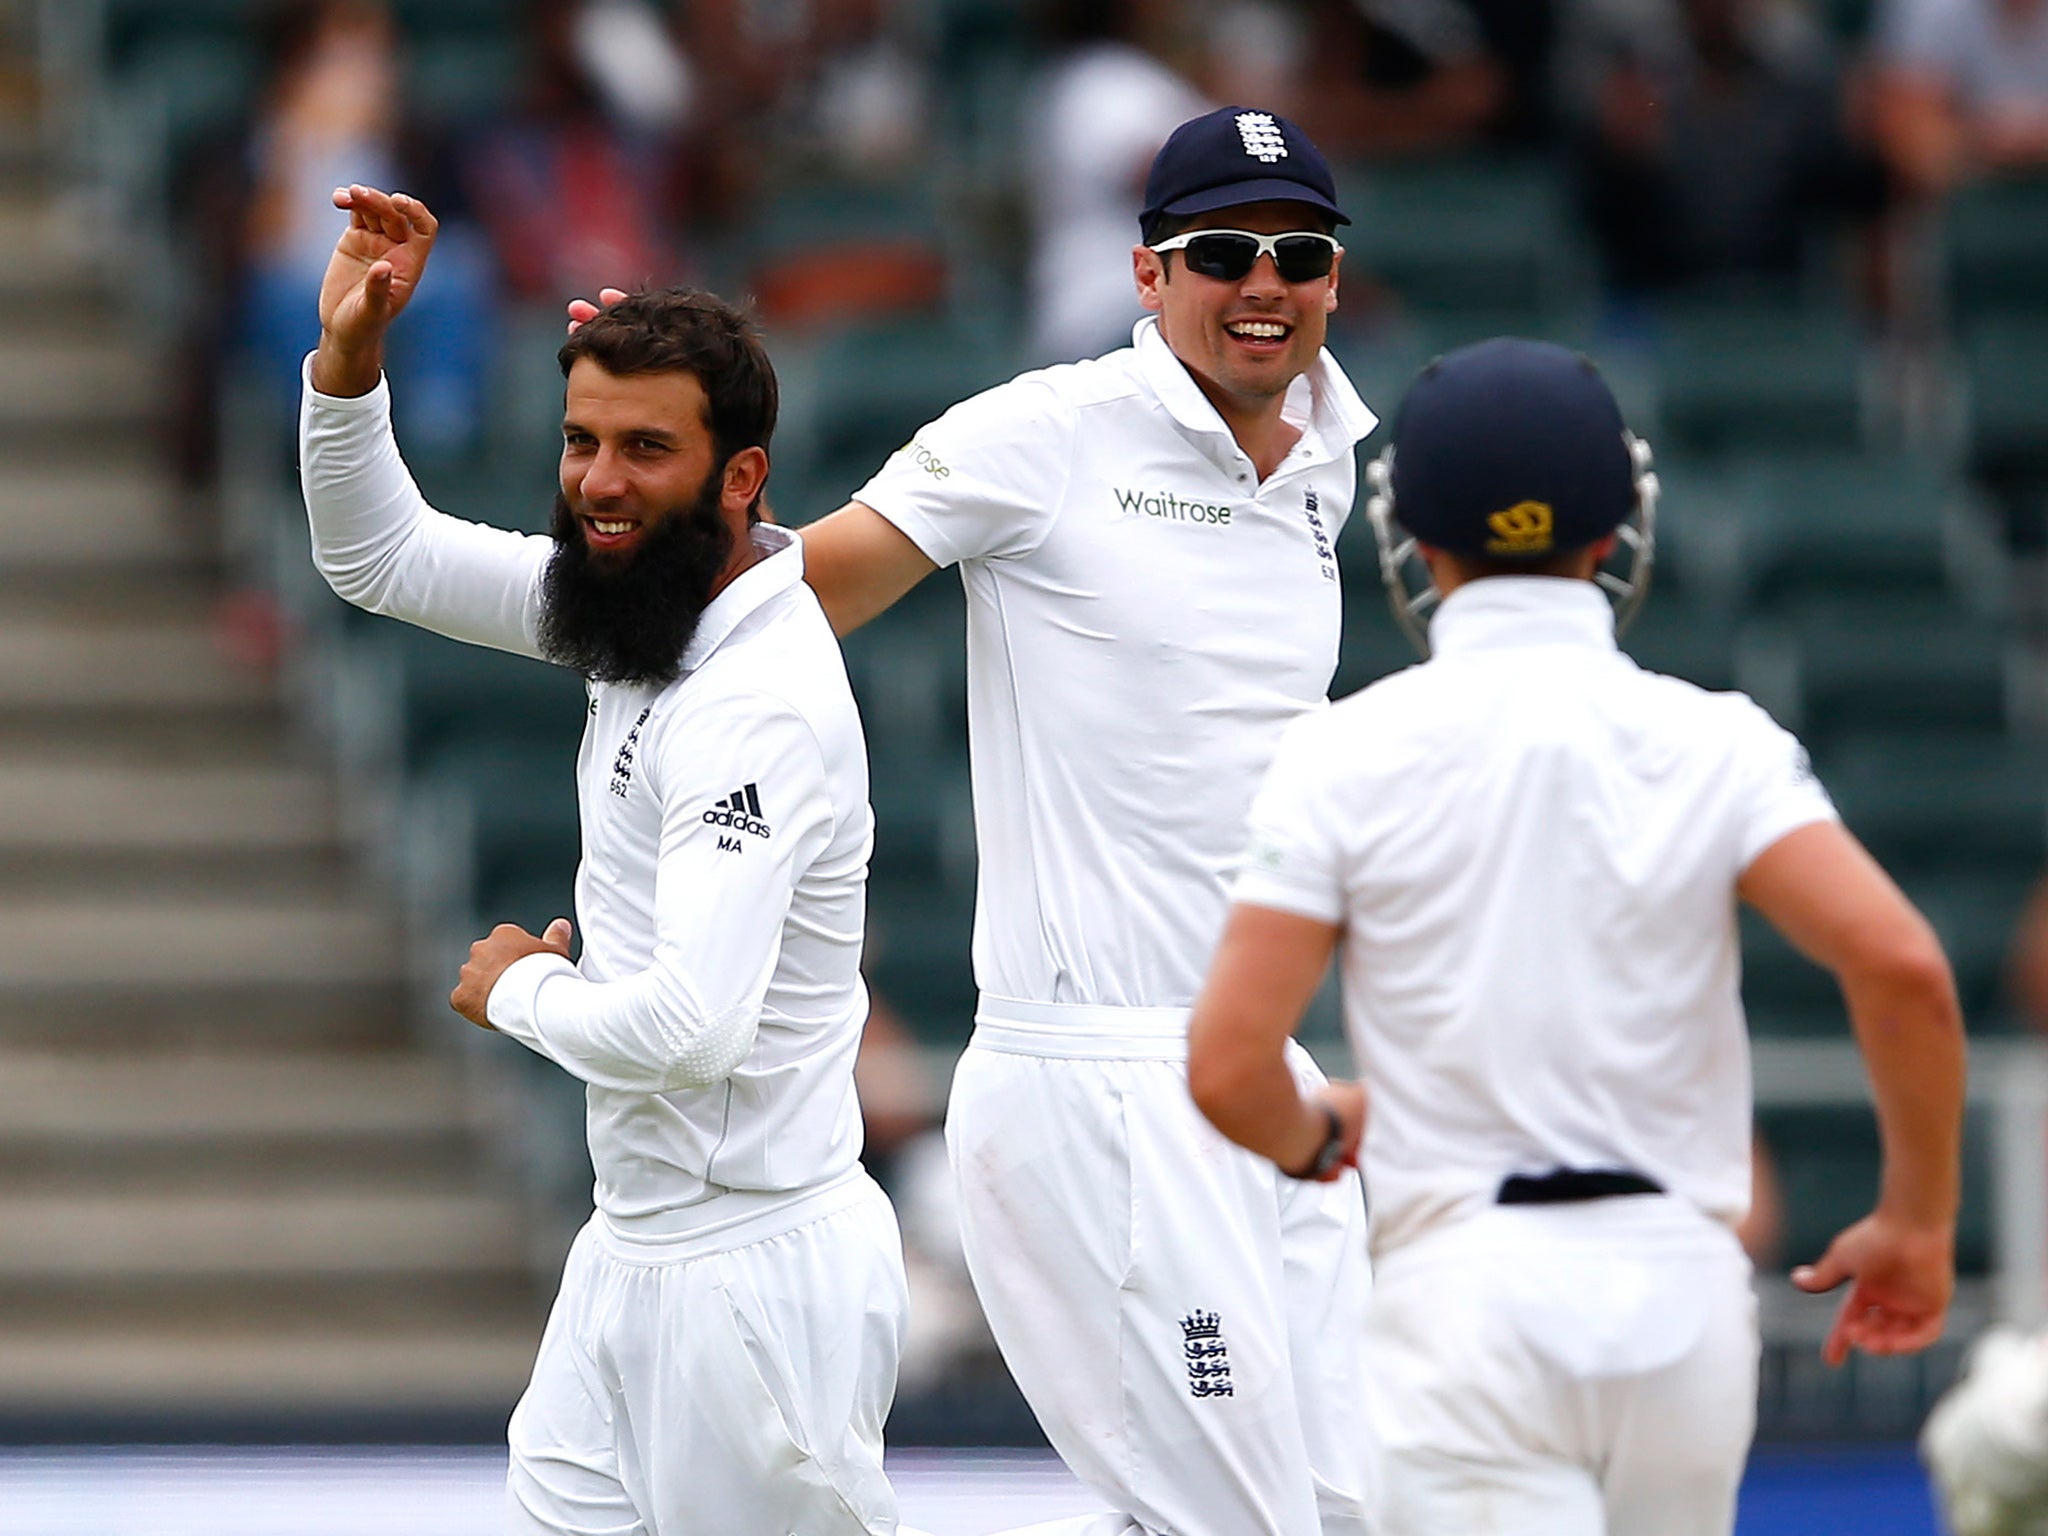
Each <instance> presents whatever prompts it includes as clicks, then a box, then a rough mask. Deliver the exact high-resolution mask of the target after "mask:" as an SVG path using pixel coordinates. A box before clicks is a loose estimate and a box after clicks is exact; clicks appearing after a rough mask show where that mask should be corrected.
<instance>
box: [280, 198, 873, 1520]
mask: <svg viewBox="0 0 2048 1536" xmlns="http://www.w3.org/2000/svg"><path fill="white" fill-rule="evenodd" d="M335 202H336V205H337V206H339V207H341V208H343V209H345V210H347V212H348V215H349V222H348V228H347V230H346V232H345V233H344V234H343V235H342V237H341V241H340V243H339V245H338V246H337V247H336V249H335V253H334V257H333V261H332V263H331V265H330V266H329V268H328V272H327V277H326V282H325V285H324V286H323V288H322V291H321V295H320V322H321V327H322V331H321V339H320V345H319V350H318V351H317V352H315V353H314V354H313V356H312V358H311V359H310V362H309V364H308V372H307V380H306V390H305V404H304V409H303V414H302V417H301V422H300V453H301V466H302V473H303V478H304V486H305V496H306V506H307V510H308V512H309V514H310V516H311V519H312V528H313V545H314V557H315V560H316V561H317V563H318V565H319V567H320V570H321V572H322V574H323V575H325V576H326V577H327V579H328V581H329V582H330V584H332V586H333V587H334V589H335V590H336V591H337V592H338V593H340V594H341V595H342V596H343V597H345V598H347V599H348V600H349V601H351V602H354V603H356V604H358V605H360V606H362V607H365V608H368V609H370V610H371V611H372V612H376V613H384V614H390V615H393V616H395V617H398V618H402V619H406V620H409V621H411V622H413V623H416V624H421V625H424V626H426V627H428V628H430V629H434V630H437V631H439V632H440V633H442V634H446V635H450V636H452V637H454V638H456V639H459V640H466V641H469V642H472V643H474V644H479V645H489V646H494V647H497V648H499V649H501V650H507V651H515V652H518V653H520V654H522V655H527V656H538V657H543V658H546V659H548V660H551V661H555V662H558V663H560V664H562V665H565V666H571V667H574V668H576V669H577V670H578V671H579V672H581V673H582V674H583V675H584V676H585V677H586V678H587V679H588V686H589V701H590V708H589V715H588V719H587V721H586V724H585V730H584V737H583V746H582V750H581V752H580V754H579V756H578V761H577V784H578V792H579V803H580V807H581V810H580V814H581V821H582V829H583V858H582V862H581V865H580V867H579V868H578V870H577V875H576V910H577V913H578V915H579V917H580V920H581V922H582V925H583V934H584V943H583V954H582V959H581V961H580V962H574V961H572V960H571V959H570V957H569V953H568V948H569V946H568V940H569V937H570V934H569V925H568V923H567V922H566V921H563V920H559V919H558V920H557V921H556V922H555V923H553V924H551V925H550V926H549V929H548V931H547V932H546V933H545V934H543V935H541V936H540V937H535V936H534V935H532V934H529V933H526V932H523V931H522V930H520V929H518V928H516V927H512V926H510V925H501V926H500V927H498V928H496V929H494V930H493V931H492V933H491V934H490V936H489V937H488V938H485V939H483V940H482V941H480V942H479V943H477V944H476V945H475V946H473V948H472V949H471V952H470V959H469V963H468V964H467V965H465V966H464V967H463V968H462V975H461V982H460V985H459V986H457V987H456V989H455V992H454V995H453V997H452V999H451V1001H452V1003H453V1004H454V1006H455V1008H456V1009H457V1010H458V1011H460V1012H461V1013H462V1014H464V1015H465V1016H466V1017H468V1018H469V1019H470V1020H472V1021H473V1022H475V1023H477V1024H480V1025H482V1026H484V1027H485V1028H489V1029H497V1030H499V1031H501V1032H502V1033H504V1034H507V1035H510V1036H511V1037H512V1038H513V1039H515V1040H518V1041H520V1042H521V1043H523V1044H525V1045H526V1046H528V1047H530V1048H531V1049H533V1050H535V1051H537V1052H539V1053H540V1054H541V1055H543V1056H546V1057H547V1058H548V1059H550V1060H551V1061H554V1062H556V1063H558V1064H559V1065H560V1066H561V1067H563V1068H564V1069H565V1070H566V1071H569V1072H571V1073H573V1074H574V1075H575V1076H577V1077H579V1078H581V1079H582V1080H583V1081H584V1082H585V1083H586V1084H588V1127H589V1136H590V1152H591V1160H592V1162H593V1163H594V1164H595V1166H596V1170H597V1189H596V1205H597V1210H596V1212H595V1214H594V1215H593V1216H592V1218H591V1220H590V1222H589V1224H588V1225H587V1226H586V1227H585V1228H584V1229H583V1231H582V1233H581V1234H580V1235H579V1236H578V1238H577V1239H576V1242H575V1245H574V1247H573V1248H572V1249H571V1251H570V1254H569V1259H568V1264H567V1267H566V1269H565V1271H564V1273H563V1276H562V1286H561V1291H560V1294H559V1295H558V1297H557V1298H556V1301H555V1306H554V1311H553V1314H552V1316H551V1317H550V1318H549V1321H548V1326H547V1331H546V1334H545V1336H544V1337H543V1339H542V1341H541V1346H540V1355H539V1359H538V1360H537V1361H536V1362H535V1364H534V1371H533V1379H532V1382H531V1384H530V1385H529V1386H528V1388H527V1391H526V1394H525V1396H524V1397H523V1398H522V1399H521V1401H520V1403H519V1406H518V1409H517V1410H516V1411H515V1412H514V1414H513V1416H512V1424H511V1430H510V1438H511V1469H510V1475H509V1484H508V1494H509V1500H508V1502H509V1506H510V1514H511V1529H512V1530H514V1531H517V1532H554V1533H564V1536H566V1533H571V1532H574V1533H593V1532H599V1531H603V1532H617V1533H621V1536H624V1533H640V1536H699V1533H725V1532H731V1533H735V1536H737V1533H748V1536H753V1533H760V1536H858V1533H874V1536H889V1533H891V1532H894V1531H896V1529H897V1523H896V1505H895V1499H894V1496H893V1494H892V1492H891V1490H890V1487H889V1483H888V1481H887V1479H886V1478H885V1477H884V1476H883V1472H882V1422H883V1419H884V1417H885V1416H886V1414H887V1412H888V1409H889V1404H890V1399H891V1397H892V1396H893V1394H894V1390H895V1380H896V1360H897V1351H898V1345H899V1343H900V1341H901V1338H902V1333H903V1325H904V1309H905V1292H904V1277H903V1267H902V1250H901V1246H900V1243H899V1240H898V1237H897V1233H896V1225H895V1218H894V1215H893V1213H892V1212H891V1211H890V1208H889V1204H888V1201H887V1199H886V1198H885V1197H884V1196H883V1194H882V1192H881V1190H880V1189H879V1188H878V1187H877V1186H876V1185H875V1184H874V1182H873V1181H872V1180H870V1179H869V1177H868V1176H867V1174H866V1173H865V1172H864V1171H863V1170H862V1168H861V1165H860V1162H859V1155H860V1149H861V1122H860V1112H859V1108H858V1106H857V1104H856V1102H855V1099H854V1088H853V1062H854V1054H855V1051H856V1048H857V1047H858V1045H859V1040H860V1032H861V1025H862V1022H863V1020H864V1019H865V1017H866V1013H867V998H866V994H865V991H864V990H863V987H862V985H861V980H860V974H859V961H860V944H861V930H862V916H863V906H864V900H865V890H866V877H867V863H868V853H869V848H870V844H871V841H872V831H873V823H872V818H871V816H870V814H869V810H868V800H867V787H868V786H867V765H866V755H865V751H864V747H863V743H862V739H861V731H860V721H859V717H858V715H857V714H856V712H855V708H854V702H853V696H852V693H851V691H850V689H849V688H848V686H847V681H846V674H845V671H844V669H843V667H842V665H841V662H840V657H839V649H838V645H837V644H836V642H835V641H834V639H833V637H832V633H831V629H830V626H829V625H828V624H827V623H826V621H825V617H824V615H823V614H822V613H821V612H820V611H819V608H818V604H817V600H816V599H815V598H814V597H813V596H812V594H811V592H810V589H809V588H807V587H806V586H805V585H804V582H803V558H804V557H803V546H802V545H801V544H800V543H799V542H798V541H797V539H796V538H795V537H794V536H793V535H791V534H789V533H788V532H786V531H784V530H782V529H780V528H776V527H772V526H767V525H764V524H761V523H760V522H758V521H757V517H758V506H759V499H760V495H761V490H762V485H763V483H764V481H765V480H766V478H767V474H768V453H767V447H768V439H769V434H770V432H771V431H772V430H773V428H774V424H775V413H776V384H775V375H774V370H773V368H772V367H771V366H770V364H769V361H768V358H767V354H766V353H765V352H764V351H763V350H762V348H761V346H760V343H759V341H758V339H757V338H756V337H755V336H754V335H753V333H752V332H751V331H750V329H749V328H748V327H747V325H746V323H745V321H744V320H743V318H742V317H741V316H739V315H738V314H737V313H735V312H734V311H733V310H731V309H730V308H728V307H727V306H725V305H724V304H722V303H720V302H719V301H718V300H716V299H714V298H712V297H711V296H709V295H707V294H701V293H689V292H684V291H681V290H668V291H664V292H656V293H644V294H638V295H633V296H630V297H628V298H626V299H624V300H623V301H622V302H620V303H618V304H616V305H614V306H613V307H612V309H611V310H610V311H609V312H608V313H607V314H606V315H605V316H604V317H603V318H602V319H600V320H597V321H595V322H593V323H592V324H590V325H587V326H584V327H583V328H582V329H581V330H580V331H579V332H578V333H577V334H576V335H575V336H573V337H572V338H570V340H569V342H568V344H567V345H566V346H564V347H563V349H562V353H561V361H562V367H563V372H564V373H565V375H566V377H567V390H566V403H565V406H564V415H563V424H562V436H563V447H562V464H561V491H560V496H559V498H558V499H557V501H556V505H555V516H554V526H553V535H552V537H544V536H531V537H529V536H522V535H519V534H514V533H509V532H505V531H502V530H499V529H495V528H488V527H484V526H481V525H478V524H473V523H466V522H460V521H457V520H455V519H452V518H449V517H446V516H444V515H442V514H440V513H437V512H435V511H433V510H432V509H431V508H430V507H428V506H427V505H426V503H425V502H424V501H423V500H422V499H421V496H420V493H419V491H418V490H417V489H415V487H414V485H413V482H412V479H411V477H410V476H409V475H408V473H407V471H406V468H405V465H404V463H403V462H402V461H401V459H400V458H399V454H398V449H397V446H396V444H395V443H394V441H393V439H392V434H391V428H390V422H389V415H390V412H389V405H390V402H389V398H388V394H387V390H386V386H385V385H384V383H383V381H382V376H381V371H380V359H381V354H382V349H383V342H384V337H385V334H386V332H387V330H388V329H389V327H390V325H391V323H392V321H393V320H394V319H395V318H396V317H397V315H398V314H399V312H400V310H402V309H403V308H404V306H405V303H406V301H407V299H408V298H410V297H411V295H412V293H413V291H414V289H415V288H416V287H417V285H418V283H419V281H420V277H421V273H422V269H423V268H424V266H425V264H426V261H427V255H428V252H429V250H430V249H431V247H432V244H433V238H434V231H435V221H434V218H433V216H432V214H431V213H429V211H428V210H427V209H426V208H425V207H424V206H422V205H421V204H420V203H419V202H418V201H417V200H415V199H412V198H408V197H404V196H388V195H386V194H385V193H383V192H380V191H376V190H374V189H371V188H367V187H360V186H355V187H349V188H346V189H344V190H341V191H337V192H336V194H335Z"/></svg>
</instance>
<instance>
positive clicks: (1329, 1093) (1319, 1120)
mask: <svg viewBox="0 0 2048 1536" xmlns="http://www.w3.org/2000/svg"><path fill="white" fill-rule="evenodd" d="M1307 1105H1308V1108H1309V1109H1310V1110H1311V1111H1312V1112H1313V1114H1314V1117H1315V1123H1316V1140H1315V1144H1314V1145H1313V1146H1311V1147H1310V1148H1309V1149H1308V1150H1307V1151H1305V1152H1304V1153H1302V1155H1301V1156H1300V1157H1299V1158H1297V1159H1296V1160H1295V1161H1294V1162H1293V1163H1291V1164H1285V1165H1283V1167H1292V1168H1297V1169H1300V1168H1306V1167H1307V1166H1308V1164H1309V1163H1310V1161H1311V1160H1312V1159H1313V1158H1314V1157H1315V1155H1316V1153H1317V1152H1318V1151H1319V1150H1320V1149H1321V1147H1322V1143H1323V1137H1324V1136H1325V1135H1326V1134H1327V1132H1328V1122H1327V1121H1326V1120H1325V1119H1324V1118H1323V1108H1324V1106H1326V1105H1327V1106H1328V1107H1329V1108H1331V1109H1333V1110H1335V1111H1336V1112H1337V1129H1338V1146H1339V1148H1340V1150H1339V1152H1338V1154H1337V1160H1336V1161H1335V1162H1334V1163H1332V1164H1330V1167H1329V1169H1328V1171H1327V1172H1325V1173H1323V1174H1321V1175H1319V1176H1318V1177H1317V1179H1316V1182H1317V1183H1319V1184H1334V1183H1336V1181H1337V1180H1339V1179H1341V1178H1343V1177H1344V1174H1345V1171H1346V1170H1347V1169H1352V1168H1356V1167H1357V1166H1358V1145H1359V1143H1360V1142H1361V1141H1363V1140H1364V1139H1365V1084H1363V1083H1354V1082H1343V1081H1338V1082H1331V1083H1326V1084H1324V1085H1323V1087H1322V1089H1321V1090H1320V1091H1318V1092H1317V1093H1315V1094H1313V1095H1312V1096H1311V1097H1310V1098H1309V1099H1308V1100H1307Z"/></svg>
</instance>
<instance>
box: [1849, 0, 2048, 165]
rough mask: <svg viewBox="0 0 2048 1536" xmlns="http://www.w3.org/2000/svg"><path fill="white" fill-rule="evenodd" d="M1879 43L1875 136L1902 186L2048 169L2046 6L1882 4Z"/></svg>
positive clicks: (1955, 0)
mask: <svg viewBox="0 0 2048 1536" xmlns="http://www.w3.org/2000/svg"><path fill="white" fill-rule="evenodd" d="M1876 38H1877V43H1876V47H1877V55H1878V66H1879V71H1878V91H1877V104H1878V114H1877V122H1878V132H1879V136H1880V139H1881V142H1882V144H1883V147H1884V153H1885V157H1886V159H1887V160H1888V161H1889V162H1890V164H1891V166H1892V168H1893V170H1894V171H1895V172H1896V173H1897V175H1898V177H1899V179H1900V181H1901V183H1902V184H1903V185H1904V186H1906V187H1907V188H1909V189H1910V190H1912V191H1913V192H1916V193H1918V194H1921V195H1923V196H1932V195H1938V194H1940V193H1942V192H1945V191H1947V190H1948V189H1949V188H1951V187H1953V186H1955V185H1956V184H1957V183H1958V182H1960V181H1963V180H1966V179H1968V178H1971V177H1974V176H1980V175H1995V174H1999V173H2004V172H2026V171H2039V170H2043V169H2048V0H1888V3H1887V4H1886V5H1885V7H1884V9H1883V10H1882V11H1881V12H1880V15H1879V21H1878V27H1877V33H1876Z"/></svg>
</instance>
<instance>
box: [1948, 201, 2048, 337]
mask: <svg viewBox="0 0 2048 1536" xmlns="http://www.w3.org/2000/svg"><path fill="white" fill-rule="evenodd" d="M1945 234H1946V236H1947V245H1948V281H1949V293H1950V296H1951V300H1952V303H1953V307H1954V310H1955V313H1957V314H1958V315H1963V316H1976V315H1981V314H1986V313H1990V312H2001V313H2002V312H2008V311H2014V310H2020V311H2034V312H2036V313H2038V312H2041V311H2044V310H2048V177H2042V176H2027V177H2009V178H2005V177H2002V178H1998V179H1995V180H1989V181H1979V182H1973V183H1971V184H1969V185H1967V186H1963V187H1959V188H1957V189H1956V191H1955V193H1954V194H1953V195H1952V196H1951V197H1950V198H1949V202H1948V207H1947V210H1946V229H1945Z"/></svg>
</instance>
